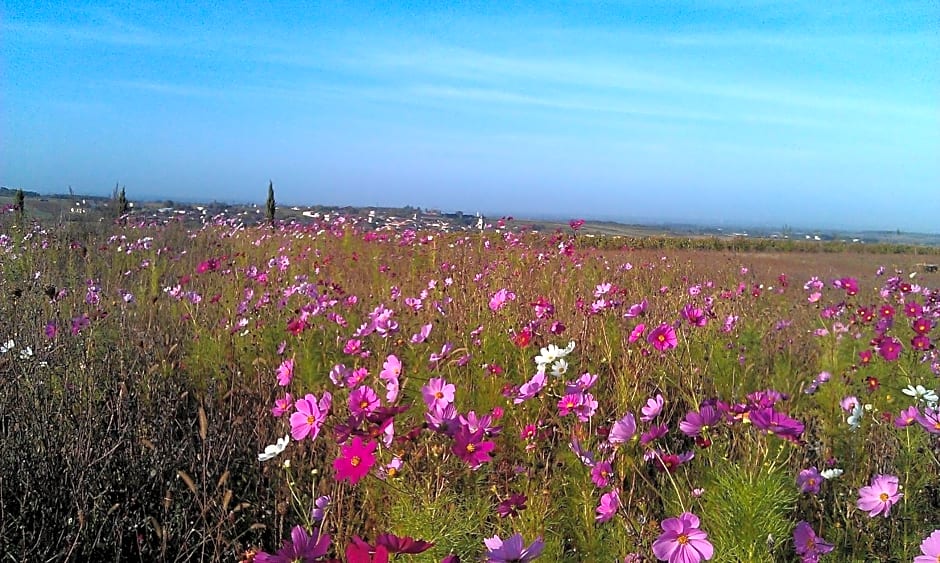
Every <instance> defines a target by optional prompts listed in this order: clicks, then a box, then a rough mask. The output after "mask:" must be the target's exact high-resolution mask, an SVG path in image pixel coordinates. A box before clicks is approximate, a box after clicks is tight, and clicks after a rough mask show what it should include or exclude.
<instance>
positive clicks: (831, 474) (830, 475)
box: [819, 467, 843, 481]
mask: <svg viewBox="0 0 940 563" xmlns="http://www.w3.org/2000/svg"><path fill="white" fill-rule="evenodd" d="M842 473H843V471H842V470H841V469H839V468H838V467H833V468H832V469H823V470H822V471H820V472H819V475H820V477H822V478H823V479H826V480H827V481H828V480H830V479H835V478H837V477H838V476H840V475H842Z"/></svg>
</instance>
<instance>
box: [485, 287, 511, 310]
mask: <svg viewBox="0 0 940 563" xmlns="http://www.w3.org/2000/svg"><path fill="white" fill-rule="evenodd" d="M515 300H516V294H515V293H513V292H511V291H509V290H508V289H506V288H503V289H500V290H499V291H497V292H496V293H494V294H493V296H492V297H490V310H491V311H494V312H495V311H499V310H500V309H502V308H503V306H505V305H506V302H507V301H515Z"/></svg>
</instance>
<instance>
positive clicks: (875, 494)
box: [857, 475, 903, 518]
mask: <svg viewBox="0 0 940 563" xmlns="http://www.w3.org/2000/svg"><path fill="white" fill-rule="evenodd" d="M901 496H903V495H902V493H899V492H898V478H897V477H895V476H894V475H876V476H875V477H873V478H872V480H871V485H868V486H867V487H862V488H861V489H859V490H858V503H857V506H858V508H859V509H860V510H864V511H866V512H868V516H869V517H871V518H874V517H875V516H878V515H879V514H884V516H885V518H887V517H888V513H890V512H891V507H892V506H894V504H895V503H896V502H898V500H899V499H900V498H901Z"/></svg>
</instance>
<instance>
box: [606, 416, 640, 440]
mask: <svg viewBox="0 0 940 563" xmlns="http://www.w3.org/2000/svg"><path fill="white" fill-rule="evenodd" d="M634 434H636V420H635V419H634V418H633V415H632V414H631V413H627V414H626V415H624V417H623V418H621V419H620V420H618V421H617V422H615V423H614V425H613V426H612V427H611V429H610V433H609V434H607V441H608V442H609V443H611V444H614V445H616V444H623V443H624V442H629V441H630V439H631V438H633V436H634Z"/></svg>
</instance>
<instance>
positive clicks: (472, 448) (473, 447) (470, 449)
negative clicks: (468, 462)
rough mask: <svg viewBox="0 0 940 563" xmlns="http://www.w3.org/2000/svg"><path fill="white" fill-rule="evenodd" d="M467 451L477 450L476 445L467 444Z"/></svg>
mask: <svg viewBox="0 0 940 563" xmlns="http://www.w3.org/2000/svg"><path fill="white" fill-rule="evenodd" d="M467 451H468V452H469V453H473V452H475V451H477V447H476V446H474V445H473V444H467Z"/></svg>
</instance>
